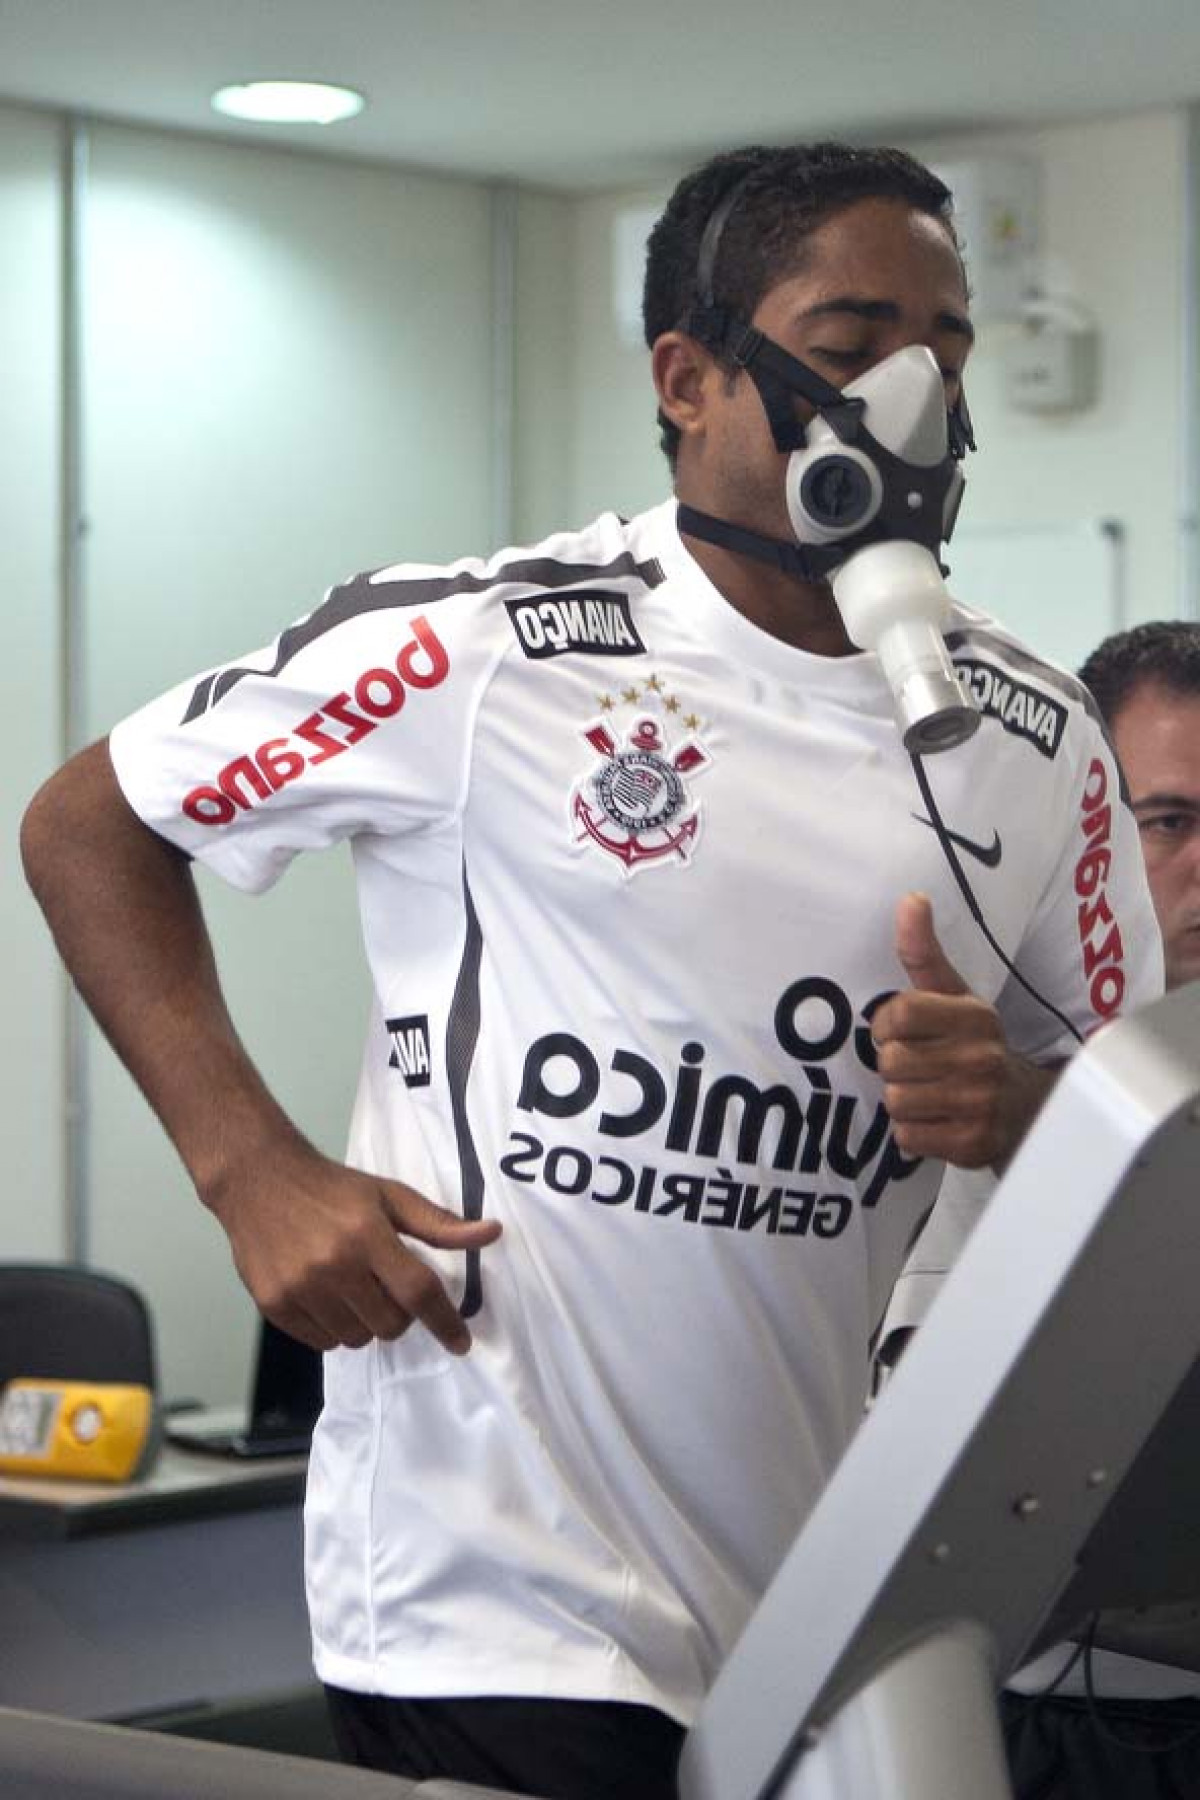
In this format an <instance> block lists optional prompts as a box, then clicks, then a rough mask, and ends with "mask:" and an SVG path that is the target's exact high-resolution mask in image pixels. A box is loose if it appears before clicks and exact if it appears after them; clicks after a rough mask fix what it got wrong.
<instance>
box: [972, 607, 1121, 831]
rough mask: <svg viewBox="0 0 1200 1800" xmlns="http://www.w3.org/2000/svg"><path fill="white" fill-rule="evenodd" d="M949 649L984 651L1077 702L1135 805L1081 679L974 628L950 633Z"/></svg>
mask: <svg viewBox="0 0 1200 1800" xmlns="http://www.w3.org/2000/svg"><path fill="white" fill-rule="evenodd" d="M946 648H947V649H948V650H949V651H950V653H951V655H953V654H954V652H955V651H956V650H964V649H966V650H980V651H982V652H983V654H984V655H985V656H990V657H991V658H992V659H993V660H994V661H996V662H998V663H1001V664H1005V665H1007V666H1008V667H1009V668H1010V669H1012V671H1013V673H1014V674H1016V673H1018V672H1020V673H1021V674H1023V675H1036V677H1037V679H1038V680H1039V681H1041V682H1043V683H1044V684H1045V686H1046V687H1048V688H1054V689H1055V690H1056V692H1058V693H1060V694H1062V695H1063V697H1064V699H1067V700H1071V701H1073V702H1074V704H1075V705H1076V706H1082V708H1083V710H1084V712H1085V713H1086V714H1087V716H1088V718H1089V719H1091V720H1092V721H1093V723H1094V724H1096V725H1098V726H1099V727H1100V733H1101V736H1102V737H1103V739H1104V741H1105V743H1106V744H1107V745H1108V748H1109V752H1110V754H1111V756H1112V759H1113V761H1114V762H1115V763H1116V765H1117V774H1118V776H1119V778H1120V787H1119V789H1118V791H1119V793H1120V796H1121V801H1122V804H1123V805H1125V806H1130V805H1131V804H1132V802H1131V800H1130V796H1129V788H1128V786H1127V784H1126V781H1125V771H1124V769H1123V768H1122V767H1121V759H1120V757H1119V756H1118V755H1117V752H1116V750H1115V748H1114V747H1113V741H1112V736H1111V734H1110V732H1109V729H1108V721H1107V720H1106V719H1105V717H1104V714H1103V713H1102V712H1101V711H1100V708H1099V707H1098V706H1097V705H1096V702H1095V700H1094V699H1093V697H1092V694H1091V691H1090V689H1088V688H1086V687H1084V685H1083V683H1082V681H1079V680H1077V679H1076V677H1075V676H1074V675H1068V674H1067V673H1066V671H1065V670H1064V669H1056V668H1055V667H1054V664H1053V663H1047V662H1043V661H1042V659H1041V657H1040V656H1034V655H1033V654H1032V652H1031V651H1029V650H1025V649H1023V648H1022V647H1021V645H1020V644H1014V643H1013V642H1012V640H1011V639H1010V638H1007V637H999V636H998V635H997V634H996V633H995V632H994V631H977V630H975V629H973V628H972V627H971V626H966V627H965V628H960V629H958V630H957V631H948V632H947V633H946Z"/></svg>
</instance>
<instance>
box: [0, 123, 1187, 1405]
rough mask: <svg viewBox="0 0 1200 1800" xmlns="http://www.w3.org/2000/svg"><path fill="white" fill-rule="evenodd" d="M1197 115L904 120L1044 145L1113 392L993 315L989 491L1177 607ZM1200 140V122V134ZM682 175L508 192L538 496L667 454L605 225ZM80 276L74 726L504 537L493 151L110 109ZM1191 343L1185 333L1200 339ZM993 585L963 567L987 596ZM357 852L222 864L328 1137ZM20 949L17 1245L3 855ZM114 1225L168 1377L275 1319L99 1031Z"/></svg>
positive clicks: (38, 206)
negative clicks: (1061, 384) (1048, 404)
mask: <svg viewBox="0 0 1200 1800" xmlns="http://www.w3.org/2000/svg"><path fill="white" fill-rule="evenodd" d="M1187 127H1188V120H1187V119H1186V116H1185V115H1183V114H1180V113H1174V112H1161V113H1153V114H1146V115H1143V116H1140V117H1130V118H1126V119H1122V120H1111V121H1099V122H1094V123H1090V124H1082V125H1080V124H1075V125H1070V126H1063V127H1057V128H1054V129H1047V130H1044V131H1040V132H1036V133H1028V134H1021V135H1019V136H1018V135H1017V134H998V135H997V134H993V135H990V136H989V137H988V138H987V139H968V138H956V139H953V140H940V141H937V142H933V143H926V144H916V145H914V146H912V147H913V148H915V149H917V150H918V152H921V153H924V154H926V155H929V156H930V157H933V158H935V159H940V160H943V161H953V160H959V159H961V158H962V157H964V156H968V155H971V154H973V153H975V152H977V151H982V150H983V149H986V148H991V147H996V148H1000V149H1019V150H1021V151H1023V152H1025V153H1028V154H1032V155H1033V156H1034V157H1036V159H1037V161H1038V163H1039V166H1040V168H1041V171H1042V177H1043V192H1044V199H1045V214H1044V218H1045V240H1046V244H1047V247H1048V250H1049V254H1050V257H1051V271H1052V273H1053V275H1054V277H1055V280H1056V282H1057V283H1058V284H1059V285H1063V286H1066V287H1067V288H1068V289H1070V290H1071V291H1073V292H1074V293H1075V294H1076V295H1077V297H1079V298H1082V299H1085V300H1086V301H1087V302H1088V303H1089V304H1090V305H1091V306H1092V307H1093V309H1094V311H1095V312H1096V314H1097V317H1098V320H1099V323H1100V328H1101V336H1102V345H1103V372H1102V389H1101V394H1100V399H1099V402H1098V404H1097V406H1096V407H1095V408H1094V409H1093V410H1091V411H1089V412H1088V413H1084V414H1080V415H1079V416H1078V417H1076V418H1073V419H1067V420H1053V421H1052V420H1039V419H1033V418H1029V417H1021V416H1019V415H1016V414H1014V413H1012V412H1011V411H1010V410H1009V408H1008V407H1007V404H1006V402H1005V401H1004V399H1003V396H1002V393H1001V389H1000V381H999V358H1000V353H1001V349H1002V342H1003V332H1004V328H993V327H987V328H985V329H984V331H983V332H982V334H981V342H980V346H979V350H978V353H977V356H976V361H975V366H974V368H973V371H972V376H971V398H972V404H973V407H974V410H975V413H976V418H977V422H978V424H979V427H980V435H981V439H982V440H983V443H984V450H983V452H982V454H981V455H980V456H979V457H978V458H976V459H974V461H973V464H972V467H971V491H970V496H969V500H968V509H967V512H966V514H965V518H966V519H967V521H968V522H971V523H976V524H1000V525H1007V524H1011V523H1025V524H1034V523H1037V522H1039V521H1043V520H1045V521H1054V522H1059V523H1062V522H1069V521H1070V520H1072V519H1076V518H1082V517H1094V516H1096V515H1098V514H1101V513H1105V514H1112V515H1113V516H1116V517H1118V518H1120V519H1122V520H1123V522H1124V523H1125V525H1126V528H1127V532H1128V543H1129V561H1130V569H1131V575H1132V581H1131V594H1132V607H1131V615H1132V616H1135V617H1145V616H1153V615H1155V614H1162V613H1168V612H1172V611H1175V610H1177V608H1178V606H1179V603H1180V597H1181V587H1182V581H1183V574H1182V569H1183V561H1184V559H1183V557H1182V554H1181V536H1180V524H1181V517H1182V515H1184V514H1185V513H1188V512H1190V511H1192V510H1194V505H1195V497H1194V496H1192V495H1190V494H1188V493H1187V492H1186V491H1185V473H1184V462H1183V459H1182V457H1181V456H1180V444H1181V441H1182V438H1183V435H1184V425H1185V422H1186V420H1187V418H1188V412H1187V409H1188V408H1189V407H1190V406H1192V405H1194V401H1195V396H1194V395H1192V394H1190V393H1188V392H1186V390H1185V382H1184V358H1183V336H1184V310H1183V292H1184V280H1185V270H1184V267H1183V257H1184V243H1185V239H1186V234H1185V231H1184V212H1185V205H1186V202H1187V195H1186V182H1185V163H1186V156H1187V151H1188V130H1187ZM1193 148H1194V146H1193ZM664 197H665V194H663V193H657V194H647V193H645V192H636V193H621V194H610V195H601V196H596V197H592V198H588V199H585V200H582V201H578V202H573V201H571V200H568V199H564V198H563V197H561V196H552V195H542V194H534V193H522V194H521V195H520V196H519V197H518V203H517V208H516V227H517V244H516V319H515V331H516V340H515V346H514V350H515V367H516V395H515V419H514V471H513V473H514V480H513V491H514V512H515V527H514V529H515V533H516V535H517V536H519V537H522V538H525V539H528V538H530V537H535V536H538V535H541V534H542V533H544V532H546V531H548V530H550V529H552V528H555V527H558V526H561V525H563V524H566V523H571V522H573V521H582V520H584V519H586V518H587V517H589V516H590V515H591V514H593V513H594V512H596V511H598V510H600V509H601V508H603V507H608V506H613V507H616V508H618V509H620V510H624V511H631V510H636V509H637V508H638V507H640V506H643V505H647V504H650V503H652V502H653V501H655V500H657V499H658V498H660V497H661V496H662V495H663V494H664V493H665V492H666V491H667V471H666V465H665V463H664V462H663V460H662V457H661V454H660V452H659V450H658V447H657V430H656V426H655V422H654V403H653V397H652V392H651V387H650V382H649V374H648V368H647V360H646V356H645V353H644V352H643V351H639V350H637V349H631V348H629V347H627V346H625V345H623V344H622V343H620V342H619V341H618V339H617V336H616V332H615V329H614V326H613V311H612V300H611V290H612V261H611V257H612V252H611V233H612V226H613V222H614V220H615V219H616V217H617V216H618V215H619V214H620V213H622V212H623V211H625V210H626V209H628V208H629V207H631V206H635V205H639V204H645V203H646V202H647V201H650V202H657V201H661V199H663V198H664ZM59 206H60V179H59V131H58V127H57V126H56V125H55V124H54V122H52V121H51V120H49V119H47V118H45V117H41V116H38V115H35V114H32V113H22V112H19V111H16V110H14V109H0V245H2V247H3V255H4V268H5V278H4V280H3V282H0V328H2V329H0V391H2V392H3V394H4V399H5V423H6V430H5V432H4V433H3V435H2V436H0V571H2V572H3V576H4V591H5V599H6V604H7V607H8V619H9V642H10V655H9V657H8V658H7V659H6V663H5V675H4V681H5V697H6V702H7V707H8V711H7V723H8V726H9V730H8V734H7V743H8V751H7V761H6V767H5V774H4V777H3V780H4V788H3V801H4V811H5V823H6V825H7V826H8V828H9V843H10V845H12V844H13V842H14V837H15V829H16V819H17V816H18V814H19V811H20V809H21V806H22V805H23V803H24V801H25V799H26V798H27V796H28V794H29V793H30V792H31V791H32V790H33V788H34V787H35V786H36V784H37V782H38V781H39V780H40V779H41V778H42V776H43V775H44V774H46V773H48V772H49V770H50V768H51V767H53V765H54V764H55V763H56V761H57V760H58V757H59V748H60V741H61V702H62V692H61V683H60V678H59V677H60V659H61V654H62V643H61V632H60V626H59V615H58V581H57V557H58V505H59V500H58V468H59V451H60V445H59V441H58V440H59V421H60V392H59V379H60V377H59V370H60V291H61V276H62V269H61V249H60V231H59V223H60V222H59ZM87 219H88V233H87V244H86V258H85V270H86V277H87V280H86V291H85V295H84V299H85V311H86V317H87V321H88V329H87V334H86V343H85V349H86V382H85V395H84V398H85V417H86V442H85V449H86V457H85V469H86V477H87V485H88V493H87V501H88V511H89V516H90V519H91V525H92V531H91V537H90V551H89V567H88V606H87V612H86V617H85V620H84V636H83V643H82V646H81V648H82V652H83V661H84V667H85V669H86V676H87V679H86V691H85V693H84V695H83V696H82V699H83V712H84V721H83V722H84V726H85V735H88V734H98V733H100V732H102V731H104V730H105V729H107V727H108V726H109V725H110V724H111V723H112V722H113V720H114V719H115V718H117V717H118V716H119V715H120V714H121V713H123V712H124V711H126V710H127V709H128V708H129V707H131V706H133V705H135V704H136V703H137V702H138V701H139V700H140V699H141V698H142V697H143V696H145V695H148V694H150V693H152V692H154V691H156V690H157V689H159V688H161V687H162V686H163V685H165V684H166V683H167V682H169V681H172V680H174V679H176V678H178V677H179V676H181V675H184V674H186V673H188V672H190V671H192V670H194V669H196V668H197V667H200V666H203V665H206V664H208V663H211V662H214V661H218V660H222V659H224V658H226V657H228V656H231V655H234V654H236V653H238V652H239V651H241V650H244V649H246V648H247V647H249V646H250V645H252V644H254V643H257V642H260V641H263V640H265V639H266V638H267V637H269V636H272V635H273V634H274V633H275V631H276V630H277V629H278V628H279V627H280V625H281V624H282V623H284V622H285V621H287V620H288V619H290V618H292V617H294V616H295V615H296V614H298V613H300V612H303V611H307V610H308V609H309V608H310V607H311V606H312V605H314V604H315V603H316V602H317V600H318V599H319V598H320V591H321V589H322V588H323V587H324V586H325V585H326V584H327V583H328V582H331V581H334V580H336V579H338V578H340V577H341V576H343V575H345V574H347V573H349V572H350V571H351V570H353V569H355V568H360V567H364V566H368V565H370V564H373V563H376V562H382V561H387V560H391V559H393V558H394V557H396V556H399V555H411V556H417V557H421V558H432V559H437V558H442V557H447V556H452V555H458V554H461V553H463V552H465V551H470V550H475V549H480V550H483V549H486V548H488V547H489V535H490V532H491V529H492V527H491V519H492V483H493V475H494V471H493V468H492V466H491V463H492V431H491V420H490V417H489V410H490V407H491V405H492V402H493V395H494V391H495V389H494V384H493V370H492V367H491V357H492V327H491V306H490V284H491V270H492V260H491V252H492V245H491V231H492V216H491V207H490V195H489V192H488V190H487V189H486V188H485V187H484V186H482V185H480V184H472V183H467V182H460V181H454V180H448V179H447V180H439V179H437V178H434V177H431V176H428V175H416V174H412V173H408V172H404V171H397V170H386V169H382V168H372V167H368V166H363V165H354V164H349V163H344V162H337V163H330V162H326V161H324V160H322V159H320V158H318V157H315V156H314V157H303V156H299V155H289V154H285V153H281V152H278V151H273V150H272V151H257V150H250V149H243V148H240V147H239V148H234V147H231V146H228V145H222V144H220V143H216V142H212V141H203V140H188V139H184V138H177V137H170V136H166V135H162V134H155V133H152V132H146V131H137V130H133V129H129V130H124V129H118V128H116V127H103V128H96V129H95V130H94V131H93V133H92V155H91V180H90V189H89V202H88V209H87ZM1193 366H1194V365H1193ZM968 597H969V596H968ZM347 875H348V871H347V868H346V867H345V865H344V863H343V862H342V861H341V859H340V858H338V857H337V856H334V857H331V858H326V859H314V860H310V861H309V862H307V863H305V864H303V865H302V866H300V867H298V868H296V869H294V870H293V871H292V873H291V874H290V875H289V876H288V877H287V879H286V880H285V882H284V883H283V884H282V886H281V888H280V889H278V890H277V891H276V892H275V893H274V894H272V895H271V896H269V897H267V898H266V899H264V900H260V901H251V900H247V899H244V898H242V897H240V896H237V895H233V894H230V893H228V892H226V891H224V890H222V891H210V890H211V884H206V901H207V904H208V906H209V908H210V915H211V918H212V921H213V928H214V934H215V936H216V938H217V943H218V953H219V956H220V958H221V962H222V966H223V968H224V970H225V973H226V977H227V981H228V985H229V988H230V992H231V995H232V998H233V1004H234V1011H235V1014H236V1015H237V1017H238V1020H239V1023H240V1024H241V1026H242V1029H243V1031H244V1033H245V1035H246V1037H247V1039H248V1041H249V1043H250V1046H251V1048H252V1050H253V1051H254V1052H255V1053H256V1054H257V1055H258V1056H259V1057H260V1059H261V1061H262V1063H263V1065H264V1067H265V1069H266V1071H267V1073H268V1076H269V1078H271V1079H272V1080H273V1081H274V1084H275V1085H276V1087H277V1089H278V1091H279V1092H280V1094H281V1097H282V1098H283V1099H284V1101H285V1102H286V1103H287V1104H289V1105H290V1106H292V1107H293V1108H294V1110H295V1111H296V1113H297V1115H298V1117H299V1118H300V1119H301V1121H302V1123H303V1125H304V1126H305V1128H306V1129H308V1130H309V1131H310V1132H311V1133H312V1134H313V1135H314V1136H315V1137H316V1138H317V1140H318V1141H319V1142H320V1143H322V1144H323V1145H324V1146H325V1147H327V1148H328V1149H330V1150H331V1151H335V1152H336V1151H338V1150H339V1149H340V1146H341V1143H342V1139H343V1135H344V1129H345V1119H346V1113H347V1108H348V1102H349V1095H350V1091H351V1086H352V1083H353V1079H354V1075H355V1071H356V1067H357V1061H358V1054H359V1040H360V1035H361V1026H362V1019H363V1012H364V1008H365V1002H366V994H365V980H364V977H363V972H362V969H361V966H360V962H359V958H358V954H357V923H356V919H355V914H354V907H353V902H352V896H351V893H350V888H349V882H348V879H347ZM0 924H2V926H3V931H4V941H5V944H6V948H7V950H8V953H9V954H8V957H7V959H6V970H5V972H6V999H7V1001H8V1005H7V1006H6V1009H5V1035H4V1040H3V1049H2V1052H0V1122H2V1138H3V1142H4V1145H5V1149H6V1151H7V1153H8V1154H7V1158H6V1172H7V1173H8V1175H9V1180H8V1182H6V1184H5V1186H4V1188H3V1189H0V1258H14V1257H19V1256H41V1255H45V1256H54V1255H59V1254H62V1253H63V1252H64V1250H65V1248H66V1240H65V1237H64V1233H63V1225H62V1219H63V1205H64V1195H63V1186H64V1170H63V1156H62V1142H63V1098H62V1096H63V1066H62V1051H61V1043H62V1034H61V1022H60V1005H61V998H62V991H63V984H62V981H61V978H60V976H59V974H58V972H57V967H56V963H55V959H54V956H53V952H52V949H51V947H50V944H49V940H48V937H47V935H46V933H45V930H44V927H43V926H42V924H41V921H40V918H39V917H38V916H37V915H36V912H35V909H34V908H33V906H32V903H31V902H30V901H29V900H28V898H27V897H26V895H25V892H24V889H23V886H22V884H21V882H20V879H19V875H18V873H17V869H16V865H15V856H14V855H11V854H10V856H9V857H8V858H6V859H3V862H2V865H0ZM89 1065H90V1076H91V1093H90V1129H89V1132H88V1138H87V1145H88V1150H89V1158H88V1161H89V1174H90V1182H91V1201H92V1204H91V1217H90V1226H91V1233H90V1235H91V1241H90V1246H89V1248H90V1252H91V1255H92V1257H93V1258H94V1260H95V1261H97V1262H98V1263H100V1264H102V1265H105V1266H108V1267H111V1268H113V1269H115V1270H117V1271H118V1272H123V1273H125V1274H126V1275H128V1276H129V1277H131V1278H132V1279H134V1280H137V1281H139V1282H140V1283H141V1284H142V1285H143V1286H144V1287H145V1288H146V1290H147V1291H148V1293H149V1295H150V1298H151V1300H152V1302H153V1304H154V1307H155V1311H156V1314H157V1316H158V1320H159V1330H160V1338H161V1340H162V1350H163V1362H164V1369H165V1373H166V1379H167V1385H168V1387H169V1388H170V1389H171V1390H173V1391H180V1390H181V1389H187V1390H190V1391H194V1392H198V1393H201V1394H203V1395H206V1396H210V1397H213V1398H227V1397H231V1396H232V1395H233V1394H235V1393H236V1392H238V1391H239V1389H240V1387H241V1384H242V1382H243V1380H244V1375H245V1368H246V1355H247V1348H248V1343H249V1338H250V1334H251V1329H252V1321H251V1318H250V1314H249V1310H248V1306H247V1303H246V1301H245V1299H244V1297H243V1296H242V1294H241V1291H240V1289H239V1288H238V1286H237V1284H236V1282H235V1280H234V1277H233V1275H232V1272H231V1270H230V1267H229V1263H228V1257H227V1253H226V1250H225V1245H224V1240H223V1238H222V1237H221V1234H220V1233H219V1231H218V1230H217V1228H216V1226H215V1225H214V1224H213V1223H212V1222H211V1221H210V1220H209V1219H208V1218H207V1216H206V1215H205V1214H204V1213H203V1212H202V1211H201V1209H200V1208H199V1206H198V1205H197V1203H196V1201H195V1199H194V1197H193V1196H192V1195H191V1193H190V1191H189V1189H188V1187H187V1184H186V1181H185V1179H184V1178H183V1176H182V1174H181V1172H180V1171H179V1170H178V1168H177V1166H176V1164H175V1161H174V1158H173V1156H172V1153H171V1152H170V1151H169V1149H168V1148H167V1145H166V1143H165V1140H164V1139H163V1137H162V1135H161V1133H160V1131H159V1128H158V1127H157V1125H156V1124H155V1123H154V1121H153V1120H152V1119H151V1118H150V1116H149V1113H148V1111H147V1109H146V1108H145V1106H144V1104H143V1103H142V1101H141V1100H140V1098H139V1097H138V1096H137V1095H136V1094H135V1093H134V1092H133V1090H132V1086H131V1084H130V1082H129V1081H128V1079H127V1077H125V1075H124V1074H123V1073H122V1072H121V1071H120V1070H119V1069H118V1067H117V1066H116V1064H115V1062H114V1061H113V1059H112V1057H111V1056H110V1055H109V1053H108V1052H107V1050H106V1049H104V1048H103V1046H101V1045H99V1044H97V1043H96V1041H95V1039H94V1037H93V1039H92V1040H91V1043H90V1054H89Z"/></svg>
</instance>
